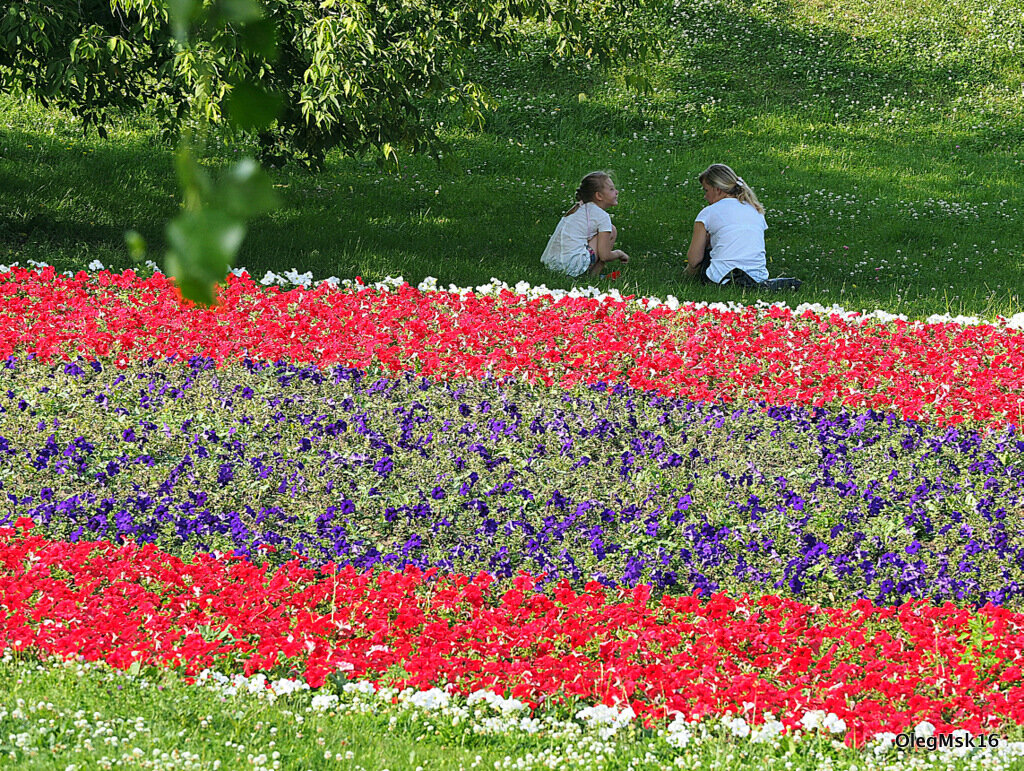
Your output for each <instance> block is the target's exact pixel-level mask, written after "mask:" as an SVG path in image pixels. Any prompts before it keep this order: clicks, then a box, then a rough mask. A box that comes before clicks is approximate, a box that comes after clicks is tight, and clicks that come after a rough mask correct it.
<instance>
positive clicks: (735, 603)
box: [0, 523, 1024, 743]
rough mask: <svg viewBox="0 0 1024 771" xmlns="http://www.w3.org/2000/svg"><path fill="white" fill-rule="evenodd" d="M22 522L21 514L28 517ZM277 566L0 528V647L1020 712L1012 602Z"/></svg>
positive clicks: (671, 699) (969, 714)
mask: <svg viewBox="0 0 1024 771" xmlns="http://www.w3.org/2000/svg"><path fill="white" fill-rule="evenodd" d="M27 524H28V523H26V526H27ZM490 582H491V579H490V578H489V577H488V576H486V575H484V574H481V575H479V576H477V577H475V578H469V577H466V576H461V575H449V576H438V575H435V574H434V573H433V571H431V572H428V573H426V574H424V573H421V572H419V571H418V570H416V569H413V568H411V569H408V570H406V571H405V572H404V573H398V574H396V573H380V574H377V575H375V576H374V575H370V574H361V573H358V572H356V571H355V570H353V569H352V568H346V569H343V570H337V571H336V570H335V569H334V567H333V566H331V565H328V566H327V567H326V568H325V569H323V570H321V571H314V570H310V569H308V568H305V567H303V566H302V564H301V563H300V562H298V561H295V562H291V563H288V564H285V565H283V566H280V567H278V568H271V567H268V566H266V565H263V566H258V565H254V564H252V563H250V562H248V561H244V560H228V559H218V558H216V557H213V556H210V555H199V556H197V557H195V558H194V559H193V560H192V561H191V562H183V561H181V560H179V559H177V558H175V557H172V556H169V555H167V554H164V553H162V552H160V551H158V550H157V549H155V548H154V547H152V546H149V545H147V546H143V547H139V546H136V545H127V546H116V545H113V544H111V543H109V542H102V541H100V542H78V543H66V542H56V541H49V540H47V539H45V538H42V537H39V536H35V535H32V534H31V533H29V532H27V530H25V531H22V532H19V531H15V530H12V529H3V530H0V649H4V648H13V649H15V650H17V651H34V652H38V653H42V654H53V655H57V656H62V657H70V656H82V657H84V658H86V659H89V660H99V659H102V660H104V661H106V662H108V663H110V664H111V665H113V666H116V667H128V666H130V665H131V664H133V663H134V662H139V663H140V664H143V665H149V664H155V665H167V666H174V667H181V668H183V669H184V670H185V671H186V672H188V673H191V674H195V673H197V672H199V671H200V670H202V669H204V668H216V667H218V666H221V667H224V666H227V667H230V668H235V667H236V666H237V665H241V666H242V668H243V669H244V671H245V673H246V674H252V673H254V672H256V671H268V670H277V671H280V670H281V668H282V666H284V667H286V668H288V669H296V670H298V671H303V672H304V673H305V677H306V678H307V680H308V681H309V683H310V684H311V685H314V686H316V685H320V684H322V683H323V682H324V680H325V678H326V676H327V675H328V674H330V673H331V672H333V671H336V670H339V669H341V670H342V671H348V672H349V675H350V676H352V677H359V678H373V679H377V678H380V677H381V676H382V674H383V673H384V672H386V671H387V670H389V669H390V668H391V667H393V666H395V665H401V667H403V668H404V670H405V672H407V673H408V676H407V678H405V679H404V680H403V681H401V682H400V683H398V685H402V686H404V685H410V686H413V687H422V688H425V687H429V686H432V685H443V684H444V683H445V682H451V683H454V684H455V685H456V687H457V688H458V689H459V690H461V691H463V692H467V693H468V692H471V691H473V690H476V689H477V688H481V687H486V688H491V689H493V690H496V691H499V692H503V691H508V692H511V693H512V694H513V695H515V696H516V697H519V698H522V699H527V700H529V701H531V703H533V704H534V705H535V706H536V705H537V704H539V703H540V702H543V701H546V700H559V699H563V698H567V697H577V698H579V699H582V700H585V701H592V702H594V701H604V702H605V703H614V702H616V701H623V702H628V703H630V704H631V706H632V707H633V708H634V710H636V711H637V713H638V714H642V715H646V716H647V717H648V718H656V717H661V716H663V715H665V714H666V713H667V712H669V711H672V710H679V711H682V712H683V713H684V714H687V715H694V714H696V715H705V714H721V713H724V712H728V711H735V712H739V711H741V710H742V709H743V705H744V703H752V704H754V705H755V711H756V715H755V718H754V719H755V721H759V718H758V717H757V716H758V715H761V714H763V713H764V712H766V711H767V712H772V713H774V714H775V715H782V718H783V721H784V722H786V723H787V724H788V725H790V726H793V725H796V723H797V721H798V720H799V719H800V717H802V715H803V714H804V713H805V712H806V711H807V710H810V709H822V710H826V711H829V712H834V713H835V714H836V715H838V716H839V717H841V718H843V719H845V720H846V721H847V724H848V725H849V726H850V734H849V737H848V738H849V740H850V741H854V742H858V743H859V742H862V741H864V740H865V739H869V738H870V737H871V736H873V735H874V733H876V732H879V731H883V730H890V731H894V732H898V731H901V730H903V729H905V728H908V727H911V726H913V725H916V724H917V723H919V722H920V721H922V720H928V721H930V722H932V723H933V724H934V725H935V726H936V727H937V728H938V729H939V730H942V731H948V730H951V729H953V728H967V729H969V730H971V731H972V732H974V733H980V732H982V731H989V730H993V729H995V728H997V727H999V726H1000V725H1002V724H1005V723H1017V724H1020V723H1024V685H1022V682H1021V678H1022V673H1021V666H1020V664H1019V662H1020V660H1021V655H1022V651H1024V614H1021V613H1013V612H1010V611H1007V610H1004V609H1002V608H995V607H985V608H983V609H981V610H980V611H977V612H975V611H970V610H966V609H962V608H957V607H954V606H953V605H951V604H947V605H944V606H941V607H932V606H929V605H927V604H925V603H908V604H905V605H902V606H900V607H897V608H893V607H889V608H883V607H876V606H873V605H872V604H871V603H870V602H868V601H866V600H861V601H858V602H857V603H855V604H854V605H852V606H851V607H847V608H819V607H813V606H808V605H804V604H802V603H799V602H796V601H793V600H787V599H782V598H778V597H772V596H766V597H761V598H759V599H751V598H748V597H747V596H743V597H740V598H738V599H733V598H729V597H726V596H724V595H715V596H713V597H711V598H710V600H702V599H700V598H698V597H696V596H685V597H668V596H666V597H662V598H661V599H652V598H651V597H650V596H649V592H650V589H649V587H646V586H642V587H639V588H637V589H634V590H620V591H617V592H615V593H614V594H611V595H609V594H607V593H606V591H605V590H604V589H603V588H602V587H601V586H600V585H598V584H590V585H588V586H586V587H585V589H584V590H583V591H582V592H579V593H577V592H576V591H574V590H573V589H571V588H569V587H568V586H567V585H565V584H563V585H560V586H558V587H557V588H556V589H555V590H554V591H553V592H552V593H551V594H550V595H545V594H541V593H537V592H535V591H534V590H533V586H534V579H533V578H531V577H529V576H525V575H522V576H519V577H518V578H517V579H516V580H515V588H513V589H510V590H508V591H505V592H504V593H501V594H499V593H498V592H497V591H496V590H494V589H493V588H492V587H491V583H490Z"/></svg>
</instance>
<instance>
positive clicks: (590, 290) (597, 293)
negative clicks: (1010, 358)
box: [0, 260, 1024, 331]
mask: <svg viewBox="0 0 1024 771" xmlns="http://www.w3.org/2000/svg"><path fill="white" fill-rule="evenodd" d="M28 264H29V266H30V267H32V268H35V269H38V270H43V269H46V268H50V267H52V266H51V265H48V264H47V263H45V262H38V261H36V260H28ZM18 265H19V264H18V263H17V262H14V263H11V264H10V265H0V273H5V272H7V271H9V270H10V269H11V268H14V267H17V266H18ZM144 266H145V267H146V268H148V269H149V270H152V271H153V273H162V272H163V271H161V270H160V266H159V265H157V264H156V263H155V262H153V261H152V260H147V261H146V262H145V263H144ZM88 267H89V270H90V271H97V272H98V271H103V270H107V268H106V267H105V266H104V265H103V263H102V262H100V261H99V260H93V261H92V262H91V263H89V266H88ZM231 272H232V273H233V274H234V275H236V276H239V277H241V276H243V275H249V276H250V277H252V274H251V273H249V271H248V269H246V268H233V269H232V270H231ZM64 275H65V276H73V275H75V274H74V272H73V271H64ZM253 280H255V278H254V277H253ZM259 283H261V284H263V286H272V285H273V286H280V287H294V288H302V289H311V288H314V287H319V286H320V285H322V284H327V285H328V286H331V287H333V288H335V289H341V290H345V291H353V290H358V289H361V288H370V289H376V290H379V291H387V292H390V291H394V290H395V289H397V288H398V287H400V286H402V285H403V284H405V283H407V282H406V280H405V279H404V278H403V277H402V276H397V277H396V276H388V277H387V278H385V279H384V280H382V281H377V282H373V283H360V282H358V281H356V280H354V279H350V278H344V279H342V278H338V277H337V276H330V277H329V278H324V279H319V280H315V279H314V278H313V273H312V272H311V271H306V272H305V273H299V272H298V270H296V269H295V268H292V269H291V270H286V271H285V272H284V273H283V274H282V273H274V272H273V271H269V270H268V271H267V272H266V274H264V276H263V278H262V279H260V280H259ZM416 288H417V289H419V290H420V291H421V292H448V293H449V294H454V295H459V296H460V297H468V296H472V295H484V296H490V297H495V296H497V295H499V294H500V293H501V292H512V293H514V294H518V295H522V296H524V297H526V298H528V299H531V300H534V299H540V298H544V297H547V298H550V299H552V300H560V299H563V298H590V299H593V300H598V301H599V302H614V303H624V302H627V298H625V297H623V296H622V294H621V293H620V292H619V290H617V289H614V288H612V289H610V290H608V291H607V292H603V291H601V290H600V289H598V288H597V287H595V286H586V287H575V288H573V289H549V288H548V287H547V285H545V284H540V285H539V286H533V285H531V284H530V283H529V282H527V281H519V282H518V283H516V284H515V285H510V284H506V283H505V282H504V281H502V280H501V279H499V278H493V277H492V278H491V280H490V281H489V282H488V283H486V284H481V285H479V286H476V287H460V286H457V285H455V284H449V285H448V286H447V287H443V286H441V285H440V284H439V283H438V280H437V279H436V278H434V277H433V276H428V277H427V278H425V279H423V281H421V282H420V283H419V285H418V286H417V287H416ZM628 301H629V302H634V303H638V304H639V305H641V306H643V307H644V308H646V309H652V308H658V307H661V306H665V307H666V308H668V309H670V310H679V309H680V308H682V309H687V310H689V309H700V308H708V309H710V310H715V311H720V312H733V313H739V312H742V311H744V310H745V309H747V308H755V309H756V310H768V309H770V308H790V309H791V310H792V311H793V313H795V314H797V315H800V314H803V313H806V312H808V311H809V312H811V313H812V314H814V315H816V316H821V317H826V318H827V317H831V316H839V317H840V318H842V319H844V320H845V321H851V322H860V323H866V322H881V323H883V324H886V323H890V322H893V321H903V322H906V323H908V324H912V325H914V326H922V325H927V324H959V325H961V326H980V325H988V326H993V327H997V328H1006V329H1012V330H1016V331H1024V312H1022V313H1015V314H1014V315H1013V316H1010V317H1009V318H1004V317H1002V316H997V317H996V318H995V319H983V318H980V317H978V316H963V315H957V316H950V315H949V314H946V313H935V314H932V315H931V316H928V317H927V318H926V319H924V321H920V320H916V319H910V318H909V317H907V316H905V315H903V314H901V313H889V312H888V311H884V310H880V309H879V310H873V311H867V310H861V311H851V310H847V309H846V308H843V307H842V306H840V305H822V304H821V303H800V304H799V305H797V306H796V307H791V306H789V305H787V304H786V303H785V302H782V301H776V302H768V301H767V300H758V301H756V302H754V303H752V304H751V305H743V304H742V303H737V302H731V301H730V302H703V301H702V302H692V301H681V300H679V299H678V298H677V297H675V296H674V295H668V296H667V297H665V298H664V299H662V298H660V297H635V296H630V298H629V299H628Z"/></svg>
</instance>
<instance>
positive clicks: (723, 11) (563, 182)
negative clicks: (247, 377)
mask: <svg viewBox="0 0 1024 771" xmlns="http://www.w3.org/2000/svg"><path fill="white" fill-rule="evenodd" d="M668 23H669V27H670V29H671V34H670V35H669V36H668V47H667V51H666V53H665V55H664V57H663V58H662V61H660V62H658V63H656V64H654V65H652V66H651V67H649V68H648V74H649V75H650V77H651V80H652V82H653V83H654V86H655V88H654V90H653V91H651V92H649V93H647V94H644V95H638V94H636V93H634V92H631V91H629V90H628V89H626V88H625V87H624V86H623V85H622V81H623V76H624V75H625V73H623V72H611V73H607V72H604V73H598V72H596V71H594V70H591V71H588V70H587V69H585V67H582V66H581V67H577V68H562V69H560V70H557V71H555V72H553V73H551V72H548V71H546V70H545V68H544V67H543V66H542V64H543V60H544V55H543V52H542V51H541V50H540V48H539V47H535V48H533V49H531V51H530V52H528V55H525V56H522V57H518V58H516V59H515V60H506V59H503V58H495V57H493V56H490V57H483V58H482V59H481V60H480V62H479V65H478V74H479V77H480V78H481V80H482V81H483V82H484V84H485V85H486V86H487V87H488V88H489V89H490V91H491V93H492V94H493V96H494V99H495V103H496V110H495V111H494V113H493V114H492V115H491V116H490V118H489V120H488V123H487V125H486V126H485V128H484V130H483V131H467V130H463V129H453V130H452V132H451V136H450V138H451V139H452V141H453V144H454V150H455V152H454V157H451V158H448V159H446V161H448V163H445V164H438V163H435V162H434V161H431V160H430V159H427V158H421V157H403V158H401V159H400V163H399V166H398V168H397V169H394V168H392V169H390V170H388V171H384V172H382V171H380V170H379V169H378V168H377V167H376V165H375V164H374V163H373V162H371V161H369V160H367V159H346V158H342V157H340V156H339V157H333V158H332V159H331V162H330V164H329V166H328V168H327V169H326V170H325V171H324V172H322V173H320V174H315V175H310V174H305V173H302V172H298V171H277V172H275V176H276V178H277V182H278V183H279V184H280V185H281V190H282V192H283V193H284V194H285V198H286V201H287V206H286V207H285V208H284V209H282V210H280V211H278V212H277V213H275V214H274V215H273V216H271V217H268V218H266V219H265V220H263V221H262V222H259V223H257V224H256V225H255V226H254V227H253V230H252V235H251V237H250V239H249V240H248V242H247V244H246V245H245V246H244V248H243V254H242V256H241V259H240V264H243V265H246V266H248V267H250V268H251V269H252V270H253V271H254V272H255V271H257V270H258V271H263V270H265V269H275V270H284V269H288V268H292V267H294V268H298V269H299V270H312V271H313V273H314V275H315V276H318V277H319V276H327V275H332V274H334V275H339V276H346V275H353V274H362V275H364V276H367V277H380V276H383V275H387V274H392V275H395V274H402V275H404V276H406V278H408V279H410V280H413V281H418V280H420V279H421V278H423V277H424V276H427V275H434V276H437V277H438V278H439V279H441V280H442V282H444V283H447V282H449V281H453V282H455V283H459V284H477V283H481V282H483V281H486V280H487V279H489V278H490V277H491V276H497V277H499V278H502V279H503V280H506V281H509V282H510V283H514V282H515V281H516V280H519V279H526V280H528V281H530V282H532V283H541V282H546V283H548V285H549V286H570V285H571V283H572V282H571V280H568V279H565V278H559V277H557V276H554V275H553V274H550V273H549V272H547V271H546V270H545V269H544V268H543V267H542V266H541V265H540V264H539V259H538V258H539V254H540V252H541V250H542V249H543V246H544V243H545V242H546V239H547V236H548V235H549V233H550V231H551V229H552V228H553V226H554V223H555V222H556V221H557V218H558V216H559V214H560V212H561V211H562V210H563V209H564V208H565V207H566V206H567V205H568V204H569V203H570V202H571V191H572V190H574V189H575V185H576V182H577V180H578V179H579V177H580V176H581V175H582V174H584V173H585V172H587V171H589V170H592V169H593V168H596V167H601V168H609V169H611V170H613V171H614V172H615V174H616V178H617V181H618V184H619V187H620V190H621V191H622V195H621V198H620V200H621V203H620V205H619V207H618V209H617V210H616V211H615V215H616V221H617V224H618V226H619V230H620V232H621V234H622V235H621V239H620V244H621V246H622V247H623V248H625V249H626V250H627V251H630V252H631V253H632V254H633V255H634V257H635V258H636V260H635V262H634V264H633V265H631V266H630V267H629V269H628V271H626V272H625V273H624V275H623V276H622V278H620V279H619V280H618V281H617V282H616V283H615V284H614V285H615V286H618V287H619V288H620V289H622V290H628V291H637V292H641V293H645V294H657V295H665V294H669V293H674V294H676V295H678V296H682V297H687V298H704V299H711V298H719V297H728V298H729V299H736V298H737V297H738V295H737V294H735V293H734V292H733V291H732V290H729V291H726V292H722V291H719V290H716V289H701V288H697V287H694V286H691V285H688V284H685V283H684V282H683V280H682V277H681V267H680V266H681V264H682V262H683V259H684V253H685V249H686V246H687V244H688V240H689V234H690V231H691V229H692V220H693V217H694V215H695V214H696V212H697V211H698V210H699V209H700V207H701V206H702V205H703V200H702V198H701V195H700V189H699V186H698V185H697V183H696V181H695V176H696V174H697V173H698V172H699V171H700V170H702V169H703V168H704V167H705V166H706V165H707V164H708V163H711V162H716V161H722V162H727V163H730V164H731V165H733V166H734V167H735V168H736V169H737V170H738V171H739V172H740V173H741V174H742V175H744V177H745V178H746V179H747V180H748V182H750V183H751V184H752V185H753V186H754V188H755V189H756V190H757V191H758V192H759V194H760V196H761V198H762V200H763V202H764V203H765V204H766V206H767V207H768V210H769V211H768V219H769V225H770V231H769V243H768V249H769V258H770V263H769V269H770V271H771V272H772V273H774V274H780V273H786V274H796V275H798V276H800V277H802V278H803V279H805V280H806V281H807V284H806V285H805V288H804V289H803V290H802V291H801V293H800V295H799V299H801V300H817V301H821V302H825V303H829V302H841V303H842V304H844V305H845V306H847V307H852V308H858V307H868V308H871V307H885V308H889V309H901V310H903V311H906V312H909V313H912V314H916V315H926V314H928V313H931V312H937V311H939V312H961V311H966V312H973V313H980V314H987V315H992V314H995V313H1003V314H1010V313H1013V312H1016V311H1018V310H1019V309H1020V302H1019V296H1018V289H1017V288H1018V287H1019V285H1020V283H1021V278H1022V275H1021V267H1020V265H1021V262H1022V259H1021V258H1022V256H1024V244H1022V243H1021V240H1022V239H1021V236H1020V233H1021V230H1020V227H1019V225H1018V221H1019V219H1020V216H1021V212H1020V208H1019V206H1020V204H1019V201H1018V200H1017V198H1016V196H1015V195H1014V193H1013V191H1014V190H1016V189H1019V188H1020V187H1021V186H1022V182H1024V167H1022V164H1024V157H1022V156H1021V146H1022V142H1021V140H1022V139H1024V90H1022V82H1024V76H1022V72H1024V70H1022V65H1021V59H1020V56H1019V53H1020V51H1021V50H1022V48H1024V42H1022V41H1024V32H1022V24H1024V22H1022V21H1021V18H1020V15H1019V12H1015V11H1014V10H1013V3H1012V2H1011V0H999V1H998V2H980V0H952V1H951V2H940V0H929V1H928V2H924V3H920V4H918V3H909V2H906V3H893V4H882V3H873V2H866V1H865V0H861V1H860V2H852V3H851V2H842V3H841V2H838V0H800V1H796V0H696V2H694V1H693V0H684V1H683V2H680V3H678V5H677V7H675V8H673V9H672V10H671V12H670V14H669V18H668ZM581 94H582V95H584V96H581ZM0 114H2V115H3V121H2V122H3V124H5V125H7V126H8V128H7V129H5V130H3V131H2V133H0V151H2V152H0V173H2V174H3V176H4V178H5V184H4V185H2V186H0V217H2V219H0V238H2V241H0V262H9V261H13V260H16V259H21V260H24V259H38V260H44V261H48V262H52V263H55V264H57V265H58V266H60V267H64V268H67V267H82V266H84V265H86V264H88V262H89V261H90V260H92V259H95V258H99V259H101V260H102V261H104V262H105V263H107V264H108V265H114V266H117V267H124V266H127V265H128V264H129V263H128V261H127V258H126V250H125V248H124V245H123V238H122V234H123V231H124V230H125V229H127V228H129V227H134V228H136V229H138V230H140V231H141V232H142V233H143V235H145V236H146V237H147V238H148V239H149V240H150V242H151V244H152V247H153V253H154V254H155V255H157V256H158V255H159V254H160V253H161V251H162V236H161V232H162V224H163V222H164V221H166V219H167V218H168V217H169V216H171V215H172V214H173V212H174V211H175V207H176V205H177V203H176V201H177V198H178V196H177V190H176V186H175V182H174V178H173V174H172V171H171V150H170V149H169V147H167V146H166V145H165V144H162V143H160V142H159V140H158V139H157V137H156V135H155V133H154V132H153V131H152V129H151V128H150V127H149V126H148V125H147V124H146V123H145V122H144V121H133V122H131V123H126V124H124V125H123V126H120V127H119V128H118V130H117V131H115V132H114V134H113V136H114V137H115V139H114V140H113V141H108V142H103V141H99V140H96V139H92V138H83V137H82V135H81V131H80V128H79V127H78V126H76V125H73V124H72V123H71V122H70V121H68V120H67V119H66V118H65V117H63V116H61V115H60V114H58V113H55V112H44V111H41V110H39V109H37V108H33V107H28V106H24V105H17V104H15V103H14V102H13V101H12V100H11V99H10V98H6V97H5V98H2V100H0ZM236 152H237V151H235V150H230V149H223V148H222V151H221V154H222V155H223V156H225V157H231V156H232V155H233V154H235V153H236Z"/></svg>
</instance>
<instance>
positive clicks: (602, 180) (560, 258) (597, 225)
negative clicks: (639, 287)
mask: <svg viewBox="0 0 1024 771" xmlns="http://www.w3.org/2000/svg"><path fill="white" fill-rule="evenodd" d="M618 202H619V191H618V190H616V189H615V183H614V182H612V178H611V176H609V175H608V173H607V172H605V171H595V172H592V173H590V174H587V176H585V177H584V178H583V181H582V182H580V186H579V187H578V188H577V189H576V205H575V206H573V207H572V208H571V209H569V211H567V212H566V213H565V214H563V215H562V219H560V220H559V221H558V225H557V226H555V232H554V233H553V234H552V235H551V238H550V239H549V240H548V245H547V247H546V248H545V249H544V254H542V255H541V258H540V261H541V262H542V263H544V264H545V265H547V266H548V267H549V268H551V269H552V270H557V271H559V272H561V273H565V274H567V275H569V276H579V275H582V274H583V273H585V272H586V273H589V275H591V276H600V275H601V270H602V269H603V268H604V266H605V265H606V264H607V263H609V262H615V261H616V260H618V261H619V262H624V263H625V262H629V255H628V254H626V253H625V252H624V251H622V250H621V249H612V246H614V244H615V237H616V236H617V235H618V231H617V230H616V229H615V226H614V225H613V224H612V219H611V217H609V216H608V211H607V210H608V208H609V207H611V206H615V205H616V204H617V203H618Z"/></svg>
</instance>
